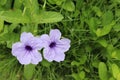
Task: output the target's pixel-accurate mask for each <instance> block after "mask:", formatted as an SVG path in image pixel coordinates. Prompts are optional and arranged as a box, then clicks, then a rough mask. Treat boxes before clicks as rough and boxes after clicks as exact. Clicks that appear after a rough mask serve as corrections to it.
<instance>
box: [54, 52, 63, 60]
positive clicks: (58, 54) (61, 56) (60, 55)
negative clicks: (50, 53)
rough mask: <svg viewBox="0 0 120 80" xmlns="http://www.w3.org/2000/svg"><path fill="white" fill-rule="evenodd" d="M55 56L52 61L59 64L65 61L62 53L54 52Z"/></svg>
mask: <svg viewBox="0 0 120 80" xmlns="http://www.w3.org/2000/svg"><path fill="white" fill-rule="evenodd" d="M55 53H56V55H55V57H54V61H57V62H60V61H64V59H65V54H64V53H63V52H62V53H61V52H58V51H55Z"/></svg>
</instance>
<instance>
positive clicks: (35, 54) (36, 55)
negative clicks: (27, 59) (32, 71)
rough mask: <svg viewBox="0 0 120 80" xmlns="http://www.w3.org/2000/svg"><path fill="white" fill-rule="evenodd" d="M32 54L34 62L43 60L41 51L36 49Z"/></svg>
mask: <svg viewBox="0 0 120 80" xmlns="http://www.w3.org/2000/svg"><path fill="white" fill-rule="evenodd" d="M31 56H32V60H31V63H32V64H38V63H39V62H40V61H42V56H41V53H39V52H38V51H36V50H35V51H33V52H32V53H31Z"/></svg>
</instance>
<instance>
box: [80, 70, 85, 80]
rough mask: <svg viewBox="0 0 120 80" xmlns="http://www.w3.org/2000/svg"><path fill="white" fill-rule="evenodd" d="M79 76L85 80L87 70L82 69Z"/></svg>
mask: <svg viewBox="0 0 120 80" xmlns="http://www.w3.org/2000/svg"><path fill="white" fill-rule="evenodd" d="M79 77H80V79H81V80H84V78H85V72H84V71H81V72H80V73H79Z"/></svg>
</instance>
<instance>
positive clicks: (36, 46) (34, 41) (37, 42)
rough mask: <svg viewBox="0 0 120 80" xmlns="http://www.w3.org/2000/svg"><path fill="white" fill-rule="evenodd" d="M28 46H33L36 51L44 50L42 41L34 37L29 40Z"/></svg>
mask: <svg viewBox="0 0 120 80" xmlns="http://www.w3.org/2000/svg"><path fill="white" fill-rule="evenodd" d="M26 44H28V45H30V46H32V47H33V48H34V49H37V50H40V49H42V48H43V44H42V40H40V39H39V38H38V37H33V38H31V39H29V40H28V41H27V42H26Z"/></svg>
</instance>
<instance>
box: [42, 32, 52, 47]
mask: <svg viewBox="0 0 120 80" xmlns="http://www.w3.org/2000/svg"><path fill="white" fill-rule="evenodd" d="M40 40H42V44H43V46H44V47H48V46H49V43H50V37H49V36H48V35H47V34H43V35H41V37H40Z"/></svg>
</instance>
